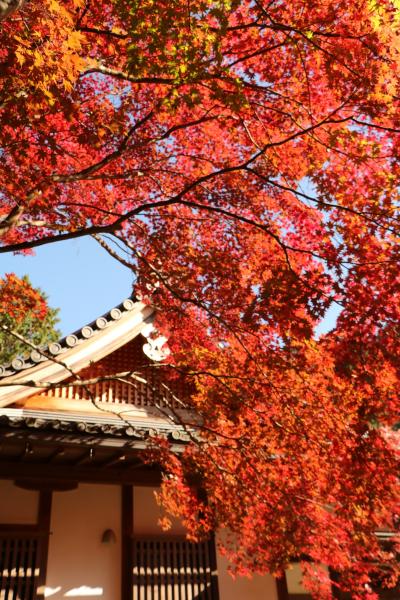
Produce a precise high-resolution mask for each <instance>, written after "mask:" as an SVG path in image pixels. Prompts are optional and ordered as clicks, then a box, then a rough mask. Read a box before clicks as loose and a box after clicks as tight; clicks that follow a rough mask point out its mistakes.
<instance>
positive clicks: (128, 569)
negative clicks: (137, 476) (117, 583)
mask: <svg viewBox="0 0 400 600" xmlns="http://www.w3.org/2000/svg"><path fill="white" fill-rule="evenodd" d="M133 510H134V506H133V486H131V485H123V486H121V600H132V597H133V570H132V569H133V544H132V536H133Z"/></svg>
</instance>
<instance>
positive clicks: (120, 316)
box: [0, 299, 155, 408]
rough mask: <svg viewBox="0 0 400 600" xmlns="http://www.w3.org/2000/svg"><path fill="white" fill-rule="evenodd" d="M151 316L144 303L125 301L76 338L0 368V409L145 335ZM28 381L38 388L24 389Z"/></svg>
mask: <svg viewBox="0 0 400 600" xmlns="http://www.w3.org/2000/svg"><path fill="white" fill-rule="evenodd" d="M154 312H155V311H154V308H153V307H151V306H148V305H146V304H144V303H143V302H135V301H134V300H132V299H128V300H125V301H124V302H123V303H121V304H120V305H118V306H117V307H115V308H113V309H112V310H111V311H109V312H108V313H106V314H105V315H103V316H102V317H99V318H98V319H97V320H96V321H93V322H92V323H90V324H89V325H86V326H84V327H82V329H80V330H79V331H77V332H75V334H71V335H69V336H66V337H64V338H62V340H60V341H59V342H57V343H55V344H50V345H49V346H48V347H47V348H46V349H43V350H33V352H31V354H30V357H29V359H27V360H25V361H24V360H22V359H16V360H15V361H13V362H12V364H11V365H9V366H8V367H2V370H3V375H2V376H1V377H0V408H2V407H6V406H8V405H10V404H13V403H14V402H16V401H17V400H21V399H23V398H26V397H28V396H30V395H32V394H33V393H35V390H36V391H41V390H42V389H45V388H40V382H46V383H58V382H60V381H63V380H64V379H67V378H68V377H71V374H72V373H78V372H79V371H81V370H82V369H84V368H85V367H87V366H88V365H89V364H90V363H93V362H97V361H99V360H101V359H102V358H104V357H105V356H107V355H108V354H111V352H114V351H115V350H117V349H118V348H120V347H121V346H123V345H124V344H126V343H127V342H129V341H130V340H132V339H133V338H135V337H136V336H137V335H139V334H140V333H142V332H143V333H145V330H146V328H148V325H149V323H151V322H152V320H153V316H154ZM42 352H43V353H42ZM28 381H29V382H32V383H33V384H39V385H32V386H27V385H23V383H26V382H28ZM5 384H6V385H5Z"/></svg>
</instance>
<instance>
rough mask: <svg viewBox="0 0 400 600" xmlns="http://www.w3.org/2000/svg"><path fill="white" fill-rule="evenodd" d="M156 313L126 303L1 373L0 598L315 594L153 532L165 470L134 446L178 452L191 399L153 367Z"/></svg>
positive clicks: (181, 536)
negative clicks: (245, 572) (163, 446)
mask: <svg viewBox="0 0 400 600" xmlns="http://www.w3.org/2000/svg"><path fill="white" fill-rule="evenodd" d="M153 316H154V315H153V309H152V308H151V307H149V306H146V305H145V304H143V303H141V302H137V301H135V300H133V299H127V300H125V301H124V302H123V303H121V304H120V305H119V306H117V307H115V308H113V309H112V310H110V311H109V312H108V313H106V314H105V315H103V316H101V317H99V318H98V319H97V320H96V321H94V322H92V323H90V324H88V325H85V326H83V327H82V329H80V330H79V331H77V332H75V333H73V334H71V335H68V336H66V337H65V338H63V339H62V340H60V341H59V342H57V343H51V344H50V345H49V346H48V347H46V348H43V349H40V350H39V349H36V348H34V347H33V348H32V351H31V353H30V355H29V357H28V358H20V357H18V358H16V359H14V361H13V362H12V364H10V365H5V366H2V367H1V366H0V497H1V502H0V600H40V599H44V598H51V599H52V600H60V599H61V598H76V599H81V600H84V599H86V598H88V597H93V598H98V600H236V599H237V600H307V599H309V598H311V597H310V595H308V594H307V592H306V591H305V590H304V588H303V587H302V585H301V583H300V582H301V573H300V568H299V565H298V564H296V563H294V564H293V565H292V568H291V569H290V570H288V571H287V573H286V576H285V577H283V578H281V579H279V580H276V579H275V578H274V577H272V576H271V575H265V576H263V577H261V576H254V577H253V578H252V579H247V578H236V579H233V578H232V577H231V576H230V575H229V574H228V571H227V564H226V562H225V561H224V559H223V558H222V557H221V556H220V555H219V554H218V552H217V550H216V543H215V540H214V539H210V540H208V541H207V542H204V543H198V544H194V543H190V542H188V541H187V540H186V539H185V531H184V529H183V527H182V525H181V524H180V523H179V522H174V523H173V526H172V529H171V530H170V531H168V532H163V531H162V530H161V528H160V527H159V525H158V520H159V518H160V516H162V514H161V512H160V511H161V509H160V508H159V506H158V505H157V502H156V499H155V493H154V492H155V491H156V490H157V487H158V486H159V484H160V481H161V473H160V469H159V468H158V467H155V466H149V465H146V464H144V463H143V461H142V459H141V451H142V450H143V449H144V448H145V447H146V443H147V438H148V437H149V436H152V435H153V434H154V433H157V435H158V436H164V437H165V438H167V439H168V440H169V441H170V442H171V444H172V446H173V449H174V451H176V452H177V453H179V452H181V451H182V449H183V448H184V445H185V444H186V443H187V441H188V439H187V434H186V433H185V428H184V427H182V425H181V424H179V423H177V420H176V418H175V419H172V418H171V413H170V409H171V408H172V409H173V414H175V415H176V414H178V413H179V414H180V422H181V423H182V422H184V420H185V411H184V410H182V408H181V404H180V403H176V404H175V401H176V400H175V399H176V398H182V397H184V396H185V393H186V394H187V392H188V391H187V390H185V388H184V385H185V384H184V382H182V384H179V383H177V384H176V389H171V386H170V385H166V383H165V381H163V377H162V375H161V374H160V373H162V371H163V370H162V369H154V368H152V367H151V365H152V364H154V362H157V361H160V360H162V358H163V357H164V356H163V352H164V351H163V341H164V340H163V339H162V338H155V339H154V335H153V336H151V335H150V334H151V333H152V329H153V326H152V320H153ZM149 365H150V366H149ZM116 375H117V376H116ZM132 375H133V376H132ZM179 386H180V387H179ZM186 412H187V411H186ZM397 594H398V595H396V592H381V593H380V597H382V598H391V599H395V598H397V600H398V599H399V598H400V591H399V590H397ZM347 597H348V596H346V598H347ZM343 598H344V596H343Z"/></svg>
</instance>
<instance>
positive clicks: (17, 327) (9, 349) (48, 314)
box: [0, 273, 60, 365]
mask: <svg viewBox="0 0 400 600" xmlns="http://www.w3.org/2000/svg"><path fill="white" fill-rule="evenodd" d="M57 314H58V310H57V309H54V308H50V307H49V306H48V304H47V297H46V295H45V294H44V293H43V292H42V291H41V290H40V289H39V288H34V287H33V286H32V284H31V282H30V281H29V277H27V276H25V277H22V278H19V277H17V276H16V275H14V274H13V273H8V274H6V276H5V277H4V278H3V279H0V365H5V364H7V363H9V362H11V361H12V360H13V359H15V358H18V357H19V356H24V355H26V354H27V353H29V352H30V351H31V348H30V347H29V346H27V344H26V343H24V341H23V340H27V341H28V342H30V343H31V344H34V345H36V346H43V345H45V344H48V343H49V342H52V341H55V340H56V339H58V338H59V337H60V332H59V331H58V330H57V329H56V324H57V322H58V319H57ZM10 331H12V332H13V333H14V334H15V333H16V334H17V335H18V336H20V338H22V339H20V338H18V337H16V336H15V335H12V334H10Z"/></svg>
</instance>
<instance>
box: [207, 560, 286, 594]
mask: <svg viewBox="0 0 400 600" xmlns="http://www.w3.org/2000/svg"><path fill="white" fill-rule="evenodd" d="M217 569H218V585H219V598H220V600H278V592H277V587H276V580H275V579H274V577H272V575H264V576H261V575H254V576H253V577H252V578H251V579H249V578H248V577H236V578H235V579H233V577H232V576H231V575H230V574H229V573H228V563H227V561H226V559H225V557H223V556H221V555H220V554H217Z"/></svg>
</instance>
